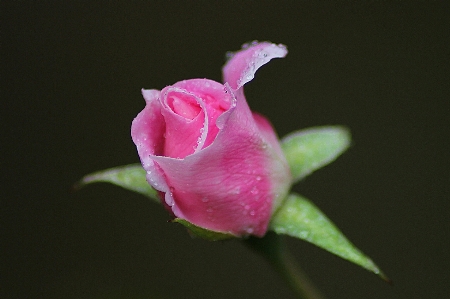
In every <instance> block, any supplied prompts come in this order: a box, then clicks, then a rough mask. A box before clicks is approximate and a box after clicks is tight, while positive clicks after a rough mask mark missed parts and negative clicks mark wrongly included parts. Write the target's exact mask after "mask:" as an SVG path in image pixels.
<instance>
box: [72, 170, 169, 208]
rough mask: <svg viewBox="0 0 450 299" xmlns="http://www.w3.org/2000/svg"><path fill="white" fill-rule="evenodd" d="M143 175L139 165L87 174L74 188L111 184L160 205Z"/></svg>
mask: <svg viewBox="0 0 450 299" xmlns="http://www.w3.org/2000/svg"><path fill="white" fill-rule="evenodd" d="M145 175H146V172H145V170H144V168H142V165H141V164H130V165H125V166H119V167H114V168H109V169H105V170H101V171H97V172H94V173H91V174H88V175H86V176H84V177H83V178H82V179H81V180H80V181H79V182H78V183H77V184H75V188H76V189H78V188H81V187H84V186H86V185H88V184H92V183H100V182H104V183H111V184H114V185H117V186H120V187H122V188H125V189H127V190H130V191H134V192H137V193H140V194H142V195H145V196H147V197H149V198H151V199H153V200H154V201H155V202H158V203H160V201H159V199H158V194H157V192H156V190H155V189H153V188H152V187H151V186H150V185H149V184H148V182H147V180H146V179H145Z"/></svg>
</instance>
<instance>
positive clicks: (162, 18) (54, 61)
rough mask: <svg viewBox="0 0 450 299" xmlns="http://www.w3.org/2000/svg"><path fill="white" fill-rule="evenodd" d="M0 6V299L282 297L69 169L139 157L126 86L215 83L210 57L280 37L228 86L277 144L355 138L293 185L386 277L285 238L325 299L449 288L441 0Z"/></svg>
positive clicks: (244, 263)
mask: <svg viewBox="0 0 450 299" xmlns="http://www.w3.org/2000/svg"><path fill="white" fill-rule="evenodd" d="M79 2H80V3H75V1H73V3H70V2H69V1H39V3H37V1H36V2H35V1H2V2H1V16H0V19H1V21H0V22H1V29H0V30H1V51H2V55H1V71H2V72H1V82H2V86H1V100H2V104H3V106H2V109H1V116H0V119H1V126H2V129H1V135H0V136H1V140H0V142H1V143H0V153H1V155H0V167H1V172H0V173H1V174H0V176H1V177H0V179H1V180H0V184H1V192H2V193H1V198H0V204H1V218H0V221H1V226H0V232H1V240H0V242H1V243H0V244H1V245H0V246H1V247H0V249H1V254H0V256H1V257H0V267H1V272H0V297H2V298H173V297H178V298H294V297H293V295H292V293H291V291H290V290H289V289H288V288H287V287H286V286H285V284H284V282H283V281H281V279H280V278H279V277H278V276H277V275H276V274H275V273H274V272H273V271H272V269H270V268H269V266H268V265H267V264H266V263H265V261H264V260H262V259H261V258H260V257H259V256H256V255H254V254H253V252H250V251H249V250H248V249H247V248H246V247H244V246H243V245H242V244H240V243H239V242H237V241H230V242H217V243H210V242H207V241H203V240H198V239H194V240H193V239H191V238H190V237H189V235H188V234H187V233H186V232H185V231H184V229H183V228H181V227H180V226H178V225H176V224H171V223H167V220H168V219H169V217H168V214H167V213H166V211H164V209H162V208H161V207H159V206H158V205H155V204H153V203H152V202H150V201H149V200H147V199H146V198H144V197H142V196H140V195H137V194H133V193H131V192H128V191H125V190H122V189H120V188H118V187H115V186H111V185H107V184H98V185H93V186H90V187H88V188H86V189H82V190H81V191H79V192H75V193H74V192H71V191H70V188H71V185H72V184H73V183H74V182H75V181H77V180H78V179H79V178H80V177H82V176H83V175H84V174H87V173H90V172H93V171H96V170H100V169H104V168H109V167H113V166H118V165H124V164H128V163H136V162H138V156H137V154H136V150H135V147H134V145H133V143H132V141H131V138H130V133H129V131H130V124H131V121H132V119H133V118H134V117H135V116H136V114H137V113H138V112H139V111H140V110H141V109H142V108H143V107H144V100H143V99H142V97H141V95H140V89H141V88H143V87H145V88H157V89H161V88H163V87H164V86H166V85H170V84H173V83H174V82H176V81H179V80H182V79H189V78H197V77H198V78H210V79H214V80H217V81H220V80H221V67H222V65H223V64H224V62H225V52H226V51H235V50H238V49H239V48H240V47H241V45H242V44H243V43H245V42H249V41H252V40H269V41H272V42H275V43H283V44H286V45H287V46H288V49H289V54H288V55H287V57H286V58H284V59H277V60H274V61H272V62H271V63H270V64H269V65H267V66H264V67H263V68H262V69H261V70H260V71H259V72H258V73H257V75H256V78H255V80H254V81H252V82H251V83H250V84H248V85H246V88H245V89H246V96H247V99H248V102H249V104H250V106H251V107H252V109H254V110H255V111H259V112H261V113H263V114H265V115H267V116H268V117H269V118H270V119H271V121H272V123H273V124H274V126H275V127H276V129H277V131H278V133H279V135H280V136H284V135H286V134H287V133H289V132H291V131H294V130H297V129H300V128H305V127H310V126H317V125H328V124H342V125H346V126H348V127H349V128H350V129H351V130H352V133H353V146H352V148H351V149H350V150H349V151H348V152H346V153H345V154H344V155H343V156H342V157H340V158H339V159H338V160H337V161H336V162H335V163H333V164H331V165H329V166H327V167H326V168H324V169H322V170H320V171H318V172H316V173H315V174H314V175H312V176H311V177H308V178H307V179H305V180H304V181H302V182H301V183H300V184H298V185H296V186H295V190H296V191H297V192H300V193H302V194H303V195H305V196H307V197H309V198H310V199H312V200H313V201H314V202H315V203H316V204H317V205H318V206H319V207H320V208H321V209H322V210H323V211H324V212H325V213H326V214H327V215H328V216H329V217H330V218H331V219H332V220H333V221H334V222H335V223H336V224H337V225H338V226H339V227H340V228H341V229H342V230H343V232H344V233H345V234H346V235H347V236H348V237H349V238H350V240H352V241H353V242H354V243H355V244H356V245H357V246H358V247H359V248H361V249H362V250H363V251H364V252H366V253H367V254H368V255H369V256H371V257H372V258H373V259H374V260H375V261H376V262H377V263H378V265H379V266H380V267H381V268H382V269H383V270H384V271H385V272H386V273H387V274H388V275H389V276H390V277H391V278H392V279H393V280H394V286H392V287H391V286H389V285H388V284H386V283H384V282H383V281H381V280H380V279H379V278H377V277H376V276H375V275H373V274H371V273H369V272H367V271H365V270H363V269H361V268H359V267H357V266H354V265H352V264H350V263H348V262H346V261H343V260H341V259H339V258H337V257H335V256H333V255H331V254H328V253H326V252H325V251H323V250H321V249H318V248H316V247H314V246H312V245H309V244H307V243H305V242H303V241H300V240H294V239H290V240H289V242H288V243H289V246H290V248H291V250H292V252H293V253H294V254H295V257H296V259H297V260H298V261H299V263H300V264H302V265H303V268H304V270H305V271H306V272H307V273H308V274H309V276H310V277H311V278H312V280H313V281H314V282H315V283H316V284H317V286H318V287H319V288H320V289H321V290H322V291H323V292H324V293H325V294H326V295H327V296H328V298H445V297H446V296H447V295H448V293H449V286H448V281H449V279H450V275H449V272H450V271H449V267H450V263H449V260H450V259H449V253H448V250H449V249H448V248H449V229H450V226H449V224H448V222H449V211H450V205H449V187H448V186H449V183H450V171H449V169H450V167H449V166H450V165H449V130H450V129H449V128H450V127H449V122H448V118H449V112H450V109H449V41H450V39H449V28H450V26H449V6H448V5H444V4H442V3H443V2H444V1H442V3H440V2H431V3H425V2H424V3H415V4H412V3H410V2H408V1H403V2H398V3H392V2H389V3H388V2H381V1H369V2H363V3H361V4H357V3H352V2H345V3H340V4H336V3H333V2H302V1H291V2H281V1H280V2H275V1H273V2H270V3H267V2H245V1H244V2H241V1H235V2H234V1H228V2H220V4H218V3H219V2H217V3H216V2H215V1H201V2H200V1H198V2H193V1H192V2H191V1H188V2H184V1H175V2H170V1H167V2H159V3H158V2H150V1H148V3H137V2H130V3H128V1H122V4H117V3H113V2H111V3H109V2H104V3H100V2H99V1H95V2H94V3H90V2H88V1H83V2H84V3H81V1H79Z"/></svg>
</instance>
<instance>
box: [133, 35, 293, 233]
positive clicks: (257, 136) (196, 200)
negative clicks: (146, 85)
mask: <svg viewBox="0 0 450 299" xmlns="http://www.w3.org/2000/svg"><path fill="white" fill-rule="evenodd" d="M286 54H287V50H286V47H285V46H283V45H275V44H271V43H268V42H261V43H258V42H253V43H251V44H249V45H244V46H243V49H242V50H241V51H238V52H237V53H234V54H231V55H230V59H229V61H228V62H227V63H226V65H225V66H224V68H223V76H224V81H225V84H221V83H218V82H215V81H212V80H208V79H190V80H184V81H180V82H177V83H175V84H174V85H171V86H167V87H165V88H164V89H162V90H161V91H159V90H154V89H151V90H142V94H143V96H144V99H145V101H146V106H145V108H144V109H143V110H142V111H141V112H140V113H139V114H138V116H137V117H136V118H135V119H134V120H133V123H132V127H131V135H132V138H133V141H134V143H135V144H136V147H137V151H138V154H139V156H140V159H141V163H142V165H143V167H144V169H145V170H146V172H147V175H146V178H147V181H148V182H149V184H150V185H151V186H152V187H153V188H155V189H156V190H157V191H159V194H160V196H161V200H162V202H163V204H164V205H165V206H166V208H167V209H168V210H169V211H171V213H172V214H173V216H175V217H177V218H181V219H184V220H186V221H188V222H190V223H192V224H194V225H196V226H199V227H201V228H205V229H208V230H212V231H216V232H221V233H228V234H232V235H235V236H247V235H255V236H263V235H264V234H265V233H266V231H267V228H268V224H269V222H270V218H271V215H272V214H273V212H274V211H275V210H276V209H277V207H278V206H279V205H280V203H281V201H282V200H283V199H284V197H285V196H286V195H287V192H288V189H289V187H290V184H291V182H292V180H291V174H290V170H289V166H288V164H287V162H286V159H285V157H284V155H283V152H282V150H281V148H280V145H279V141H278V138H277V136H276V134H275V132H274V130H273V128H272V126H271V124H270V123H269V121H268V120H267V119H266V118H264V117H263V116H261V115H260V114H257V113H252V112H251V111H250V108H249V107H248V105H247V102H246V99H245V97H244V92H243V85H244V84H245V83H247V82H249V81H251V80H252V79H253V77H254V74H255V72H256V70H257V69H258V68H259V67H261V66H262V65H264V64H266V63H267V62H269V61H270V60H271V59H272V58H281V57H284V56H285V55H286Z"/></svg>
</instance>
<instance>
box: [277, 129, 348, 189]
mask: <svg viewBox="0 0 450 299" xmlns="http://www.w3.org/2000/svg"><path fill="white" fill-rule="evenodd" d="M350 142H351V136H350V131H349V130H348V129H346V128H344V127H340V126H330V127H315V128H309V129H305V130H301V131H297V132H294V133H291V134H289V135H287V136H286V137H284V138H283V139H282V140H281V148H282V149H283V152H284V154H285V156H286V159H287V161H288V164H289V166H290V168H291V172H292V177H293V183H295V182H298V181H299V180H301V179H303V178H304V177H306V176H307V175H309V174H310V173H312V172H313V171H315V170H317V169H319V168H321V167H323V166H325V165H327V164H329V163H331V162H333V161H334V160H335V159H336V158H337V157H338V156H339V155H340V154H342V153H343V152H344V151H345V150H346V149H347V148H348V147H349V146H350Z"/></svg>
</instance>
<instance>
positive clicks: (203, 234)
mask: <svg viewBox="0 0 450 299" xmlns="http://www.w3.org/2000/svg"><path fill="white" fill-rule="evenodd" d="M173 222H177V223H180V224H182V225H184V226H185V227H187V228H188V229H189V231H190V232H191V233H192V234H194V235H195V236H197V237H200V238H202V239H206V240H209V241H220V240H225V239H230V238H233V237H235V236H234V235H232V234H227V233H222V232H216V231H212V230H209V229H206V228H202V227H199V226H197V225H195V224H192V223H190V222H189V221H186V220H184V219H181V218H175V219H174V220H173Z"/></svg>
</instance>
